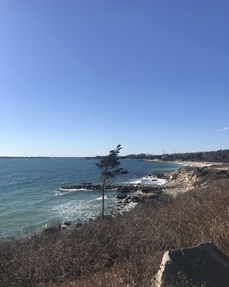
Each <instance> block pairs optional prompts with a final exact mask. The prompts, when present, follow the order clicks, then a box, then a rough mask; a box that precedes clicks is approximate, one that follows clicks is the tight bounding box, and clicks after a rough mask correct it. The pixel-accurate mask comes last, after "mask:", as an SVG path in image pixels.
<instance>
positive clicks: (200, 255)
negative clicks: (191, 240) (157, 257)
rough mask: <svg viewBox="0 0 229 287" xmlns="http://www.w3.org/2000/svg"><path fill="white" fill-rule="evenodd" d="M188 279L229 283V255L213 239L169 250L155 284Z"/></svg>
mask: <svg viewBox="0 0 229 287" xmlns="http://www.w3.org/2000/svg"><path fill="white" fill-rule="evenodd" d="M187 281H188V282H189V284H190V282H192V284H193V285H191V286H194V285H195V284H196V285H197V286H200V285H201V284H205V285H201V286H205V287H228V286H229V259H228V258H227V257H226V256H225V255H224V254H223V253H222V252H221V251H220V250H219V249H218V248H217V247H216V246H215V245H214V244H212V243H204V244H200V245H198V246H196V247H193V248H185V249H180V250H174V251H166V252H165V253H164V256H163V258H162V262H161V266H160V269H159V271H158V272H157V274H156V275H155V277H154V278H153V280H152V287H164V286H169V285H171V286H177V285H176V282H179V283H180V284H182V283H183V284H184V282H187ZM181 282H182V283H181ZM198 284H199V285H198ZM179 286H180V285H179ZM182 286H186V285H182ZM187 286H189V285H187Z"/></svg>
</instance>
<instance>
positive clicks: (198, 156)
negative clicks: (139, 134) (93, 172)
mask: <svg viewBox="0 0 229 287" xmlns="http://www.w3.org/2000/svg"><path fill="white" fill-rule="evenodd" d="M92 158H93V159H101V158H102V156H96V157H86V158H85V159H92ZM120 158H122V159H152V160H153V159H158V160H162V161H200V162H203V161H208V162H229V149H225V150H221V149H220V150H217V151H205V152H203V151H202V152H187V153H176V152H175V153H172V154H168V153H167V152H163V154H160V155H156V154H148V153H140V154H129V155H126V156H120Z"/></svg>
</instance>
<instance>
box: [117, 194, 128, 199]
mask: <svg viewBox="0 0 229 287" xmlns="http://www.w3.org/2000/svg"><path fill="white" fill-rule="evenodd" d="M126 197H127V194H117V195H116V196H115V198H117V199H124V198H126Z"/></svg>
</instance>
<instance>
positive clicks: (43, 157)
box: [0, 156, 50, 159]
mask: <svg viewBox="0 0 229 287" xmlns="http://www.w3.org/2000/svg"><path fill="white" fill-rule="evenodd" d="M48 158H50V157H48V156H0V159H48Z"/></svg>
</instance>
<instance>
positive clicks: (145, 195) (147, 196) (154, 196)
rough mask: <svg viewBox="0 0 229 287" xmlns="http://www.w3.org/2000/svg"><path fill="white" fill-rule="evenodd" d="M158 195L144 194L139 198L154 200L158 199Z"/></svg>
mask: <svg viewBox="0 0 229 287" xmlns="http://www.w3.org/2000/svg"><path fill="white" fill-rule="evenodd" d="M157 197H158V195H157V194H156V193H142V194H141V195H140V196H139V199H140V200H149V199H153V198H157Z"/></svg>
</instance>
